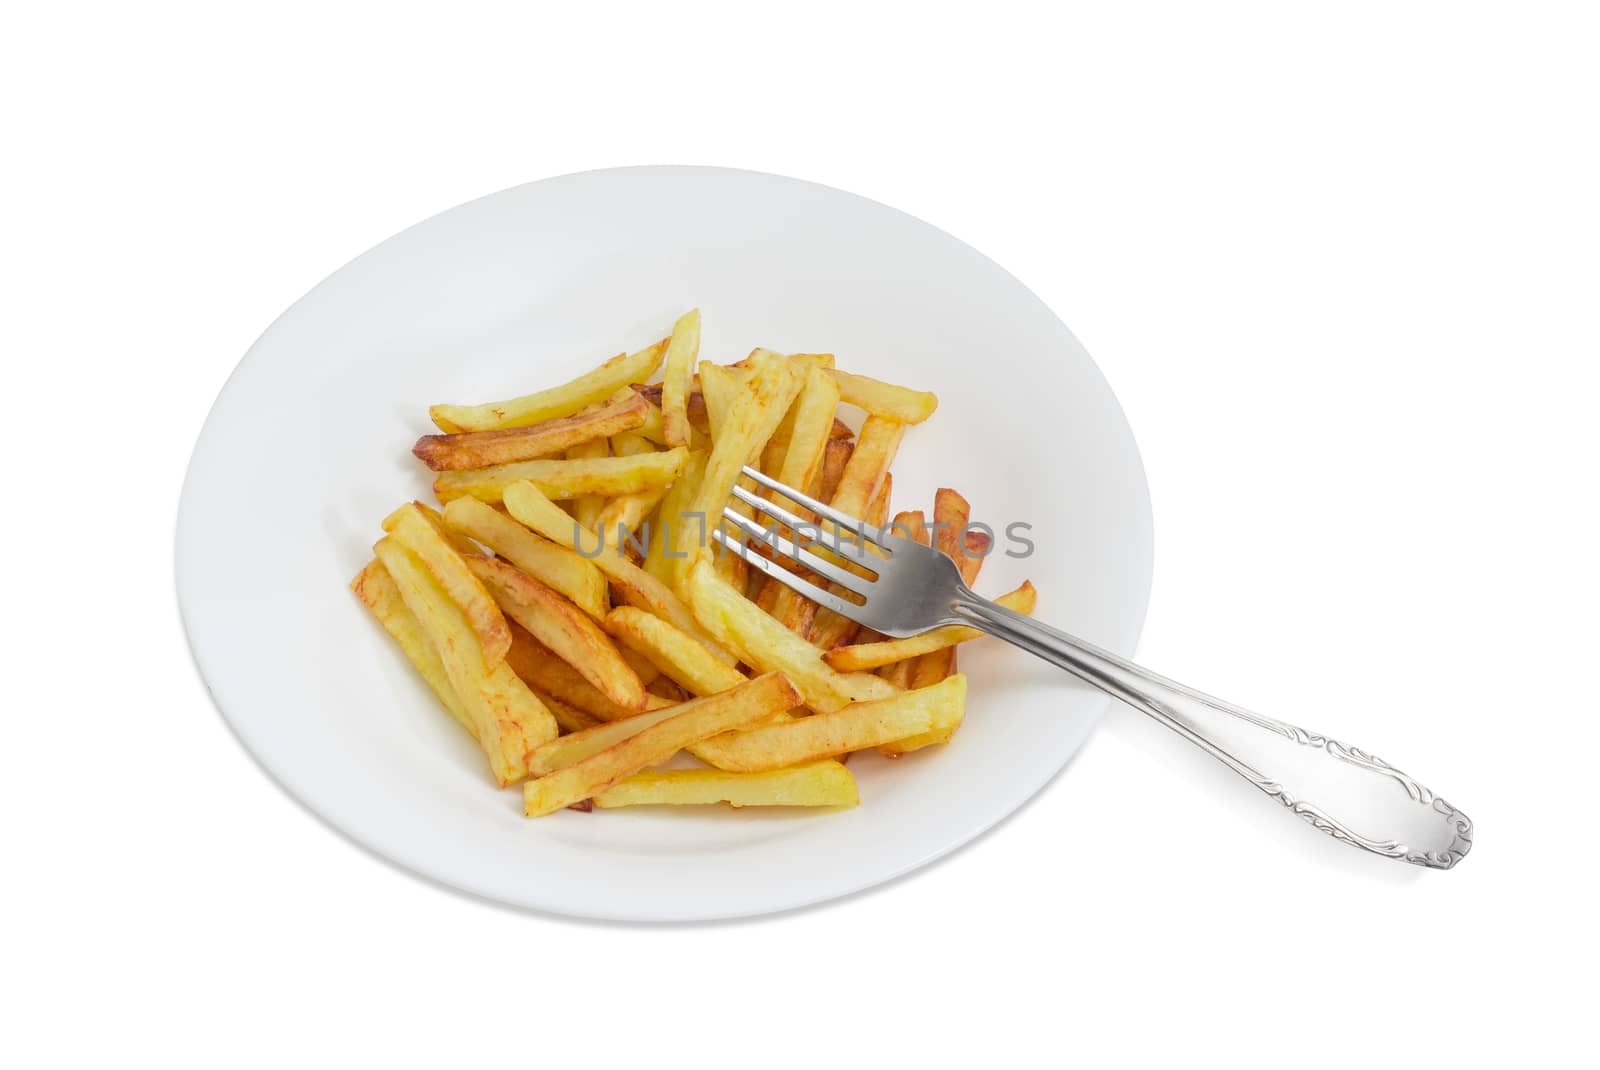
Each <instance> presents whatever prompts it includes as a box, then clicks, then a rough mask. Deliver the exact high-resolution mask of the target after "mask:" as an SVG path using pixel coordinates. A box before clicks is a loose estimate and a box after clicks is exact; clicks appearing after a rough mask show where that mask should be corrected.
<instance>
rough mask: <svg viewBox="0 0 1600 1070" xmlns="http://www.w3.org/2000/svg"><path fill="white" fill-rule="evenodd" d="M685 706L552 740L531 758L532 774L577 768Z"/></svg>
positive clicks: (598, 725) (658, 711)
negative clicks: (570, 767)
mask: <svg viewBox="0 0 1600 1070" xmlns="http://www.w3.org/2000/svg"><path fill="white" fill-rule="evenodd" d="M682 706H683V703H681V702H679V703H674V704H672V705H670V706H663V707H662V708H661V709H659V710H646V711H645V712H644V713H635V714H634V715H632V716H631V717H624V718H623V719H622V720H620V721H603V722H601V723H600V724H596V725H591V726H589V727H588V728H582V729H579V730H578V731H576V732H571V733H568V734H567V735H564V736H562V737H561V738H560V739H556V740H551V741H550V742H548V743H545V744H543V745H541V746H540V747H539V748H538V749H537V750H535V751H533V752H532V753H530V754H529V755H528V775H529V776H535V777H540V776H547V775H548V774H550V773H554V772H555V771H556V770H557V769H565V768H567V767H568V766H570V765H577V764H578V763H579V762H581V761H583V760H584V759H585V758H590V757H593V756H594V755H596V754H599V753H600V752H601V751H603V750H605V749H607V748H608V747H614V746H616V745H617V744H618V743H621V742H622V741H623V740H625V739H629V738H632V737H633V736H636V735H638V734H639V733H640V732H643V731H644V730H645V729H646V728H649V727H650V726H652V725H658V724H660V723H661V722H662V721H665V720H666V719H667V718H669V717H676V716H677V715H678V713H679V711H680V709H681V708H682ZM668 757H671V755H668Z"/></svg>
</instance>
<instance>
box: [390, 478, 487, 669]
mask: <svg viewBox="0 0 1600 1070" xmlns="http://www.w3.org/2000/svg"><path fill="white" fill-rule="evenodd" d="M425 508H426V506H423V505H421V504H420V503H417V502H407V503H406V504H405V505H402V506H401V507H400V508H398V509H396V510H395V511H394V512H392V513H390V514H389V515H388V516H387V517H385V518H384V521H383V530H384V531H387V532H388V533H389V534H390V535H392V536H393V537H394V540H395V541H396V542H397V543H399V544H400V545H401V546H404V547H405V548H406V549H407V550H409V551H411V552H412V553H413V554H415V555H416V556H417V560H419V561H420V562H421V563H422V565H423V567H424V568H426V569H427V570H428V573H429V575H431V576H432V577H433V578H434V581H435V582H436V583H438V584H439V586H440V588H441V589H442V590H443V591H444V593H445V595H446V596H447V597H448V598H449V599H450V601H452V602H454V603H455V604H456V605H457V606H458V607H460V609H461V612H462V614H463V615H464V616H465V618H466V621H467V625H468V627H470V628H471V629H472V632H473V635H475V636H476V637H477V640H478V643H477V645H478V647H479V648H480V649H481V650H482V651H483V664H484V668H486V669H492V668H494V667H495V666H496V665H498V664H500V662H502V661H504V660H505V656H506V650H507V649H508V648H509V647H510V646H511V632H510V631H509V630H508V629H507V628H506V619H505V616H504V615H503V614H502V613H501V612H500V610H499V608H498V607H497V606H496V605H495V604H494V599H492V598H490V597H489V592H488V591H486V590H484V587H483V584H482V583H480V582H479V581H478V580H477V579H476V578H474V577H473V575H472V570H471V569H469V568H468V567H467V564H466V561H465V559H464V558H463V557H462V556H461V554H460V553H458V552H457V551H456V548H455V547H454V546H453V545H451V543H450V541H449V540H448V539H446V538H445V536H444V535H443V534H442V533H441V532H440V530H439V528H438V527H436V526H435V525H434V522H433V520H432V519H431V518H430V517H429V516H428V515H427V514H425V513H424V512H423V509H425ZM428 511H429V512H432V510H431V509H430V510H428ZM395 579H396V580H397V581H398V580H399V577H398V576H397V577H395Z"/></svg>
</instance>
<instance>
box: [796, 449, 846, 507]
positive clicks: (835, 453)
mask: <svg viewBox="0 0 1600 1070" xmlns="http://www.w3.org/2000/svg"><path fill="white" fill-rule="evenodd" d="M855 449H856V444H855V443H854V442H853V441H851V440H850V439H845V438H830V439H829V440H828V448H827V449H825V450H823V452H822V471H820V472H818V473H817V481H816V484H815V485H814V486H812V487H811V488H809V489H808V490H807V491H806V493H807V494H810V495H811V496H812V497H813V498H818V499H821V500H822V501H825V502H827V503H828V504H830V505H831V504H833V494H834V491H836V490H838V489H839V481H840V480H841V479H843V478H844V470H845V467H846V466H847V465H848V464H849V463H850V455H851V454H853V453H854V452H855Z"/></svg>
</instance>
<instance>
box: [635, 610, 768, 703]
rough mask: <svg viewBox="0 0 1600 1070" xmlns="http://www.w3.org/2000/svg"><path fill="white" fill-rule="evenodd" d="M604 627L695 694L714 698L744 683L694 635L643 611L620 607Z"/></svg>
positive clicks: (742, 677)
mask: <svg viewBox="0 0 1600 1070" xmlns="http://www.w3.org/2000/svg"><path fill="white" fill-rule="evenodd" d="M605 628H606V631H607V632H609V633H610V634H611V635H612V636H613V637H614V638H616V639H617V640H618V641H619V642H621V643H623V644H624V645H626V646H627V647H628V648H629V649H632V650H634V651H636V652H638V653H639V654H641V655H642V656H644V657H645V658H646V659H647V660H649V662H650V663H651V664H652V665H654V666H655V667H656V668H657V669H658V670H660V671H661V672H662V673H663V674H665V675H666V676H667V677H668V678H669V679H671V680H672V681H674V682H675V683H677V684H679V685H681V686H682V687H684V688H687V689H688V690H689V691H691V692H693V693H694V694H696V695H701V696H705V695H715V694H717V693H718V692H721V691H727V690H730V689H731V688H735V687H738V686H739V685H740V684H742V683H744V680H745V677H744V675H743V674H742V673H740V672H739V670H737V669H735V668H733V667H732V666H731V665H729V664H727V663H726V662H724V661H721V660H719V659H718V658H717V657H716V655H714V654H712V653H711V651H710V650H708V649H706V647H705V644H703V643H701V642H700V641H699V640H698V639H696V638H695V637H694V636H692V635H689V634H688V633H687V632H684V631H682V630H680V629H678V628H675V627H673V626H672V625H671V624H669V623H668V622H667V621H664V620H662V619H661V618H660V617H657V616H655V615H653V614H651V613H646V612H645V611H644V610H642V609H636V608H635V607H633V606H618V607H617V608H616V609H613V610H612V611H611V613H610V615H608V616H607V617H606V619H605Z"/></svg>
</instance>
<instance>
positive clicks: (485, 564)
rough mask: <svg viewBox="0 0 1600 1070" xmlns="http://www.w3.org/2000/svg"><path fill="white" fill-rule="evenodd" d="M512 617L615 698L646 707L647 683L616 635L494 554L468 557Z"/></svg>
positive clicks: (627, 705) (625, 704)
mask: <svg viewBox="0 0 1600 1070" xmlns="http://www.w3.org/2000/svg"><path fill="white" fill-rule="evenodd" d="M467 564H468V565H469V566H470V567H471V569H472V573H473V575H475V576H477V577H478V579H479V580H481V581H482V582H483V584H484V586H486V587H487V588H488V589H489V590H490V591H491V592H492V593H493V595H494V598H495V601H496V602H498V603H499V604H500V608H501V609H503V610H504V611H505V612H506V614H507V615H508V616H510V617H511V619H513V620H515V621H516V622H517V623H518V624H520V625H522V626H523V627H524V628H526V629H527V630H528V632H529V634H531V635H532V636H533V637H534V638H535V639H538V640H539V642H541V643H543V644H544V645H545V646H546V647H547V648H549V649H550V650H552V651H554V652H555V653H556V654H557V655H558V656H559V657H560V658H561V659H562V660H563V661H565V662H566V663H567V664H569V665H571V666H572V667H573V668H575V669H577V670H578V672H580V673H581V674H583V678H584V679H586V680H588V681H589V682H590V683H591V684H593V685H594V686H595V687H596V688H597V689H599V691H600V692H601V693H602V694H604V695H605V696H606V697H607V698H609V699H610V700H611V701H612V702H615V703H616V704H617V705H619V706H622V707H624V708H627V709H632V710H642V709H644V704H645V691H644V685H643V684H642V683H640V682H639V676H638V674H637V673H635V672H634V671H633V668H632V667H631V666H630V665H629V664H628V663H627V662H626V661H625V660H623V657H622V655H621V654H620V653H618V651H617V648H616V644H614V643H613V642H612V641H611V637H610V636H608V635H606V633H605V632H603V631H601V629H600V626H599V625H598V624H596V623H595V622H594V621H593V620H592V619H591V618H590V617H589V615H588V614H587V613H585V612H584V611H583V610H581V609H579V608H578V607H577V606H576V605H574V604H573V603H572V602H571V601H570V600H569V599H566V598H563V597H562V596H561V595H559V594H557V593H556V592H554V591H552V590H551V589H550V588H548V587H546V586H545V585H544V584H542V583H540V582H539V581H538V580H536V579H534V578H533V577H532V576H529V575H528V574H527V573H525V572H523V571H521V570H520V569H517V568H514V567H512V566H511V565H509V564H507V563H506V562H504V561H501V560H499V559H498V558H493V557H474V558H471V559H469V560H468V562H467Z"/></svg>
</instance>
